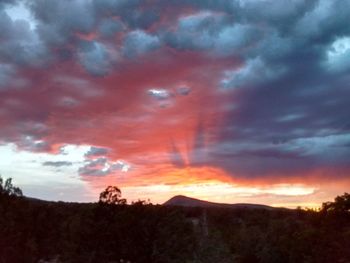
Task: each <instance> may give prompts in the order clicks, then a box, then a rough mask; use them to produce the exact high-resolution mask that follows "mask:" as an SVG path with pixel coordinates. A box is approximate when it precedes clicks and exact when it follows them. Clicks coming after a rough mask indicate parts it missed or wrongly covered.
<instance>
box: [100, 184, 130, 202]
mask: <svg viewBox="0 0 350 263" xmlns="http://www.w3.org/2000/svg"><path fill="white" fill-rule="evenodd" d="M121 196H122V192H121V191H120V189H119V188H118V187H116V186H111V185H110V186H108V187H107V188H106V189H105V190H104V191H103V192H102V193H101V194H100V203H104V204H113V205H125V204H126V199H124V198H121Z"/></svg>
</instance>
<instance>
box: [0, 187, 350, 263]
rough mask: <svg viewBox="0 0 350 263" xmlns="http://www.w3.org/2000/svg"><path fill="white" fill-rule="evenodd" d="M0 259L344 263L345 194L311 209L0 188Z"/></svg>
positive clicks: (348, 235) (349, 212)
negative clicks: (75, 196)
mask: <svg viewBox="0 0 350 263" xmlns="http://www.w3.org/2000/svg"><path fill="white" fill-rule="evenodd" d="M101 197H106V193H105V194H104V195H102V194H101ZM108 200H110V199H108ZM118 200H122V199H118ZM0 262H1V263H17V262H18V263H22V262H23V263H32V262H33V263H37V262H72V263H73V262H74V263H75V262H77V263H79V262H84V263H89V262H91V263H92V262H96V263H97V262H98V263H104V262H106V263H107V262H110V263H112V262H124V263H125V262H132V263H134V262H135V263H136V262H139V263H143V262H145V263H167V262H169V263H209V262H210V263H226V262H227V263H229V262H230V263H234V262H239V263H255V262H261V263H279V262H281V263H288V262H298V263H299V262H305V263H306V262H307V263H313V262H314V263H336V262H339V263H341V262H343V263H345V262H350V196H349V195H348V194H344V195H342V196H339V197H337V199H336V200H335V201H334V202H328V203H326V204H324V206H323V209H322V210H321V211H319V212H315V211H305V210H300V209H297V210H287V209H276V210H264V209H229V208H210V209H209V208H184V207H166V206H160V205H152V204H148V203H145V202H142V201H140V202H136V203H134V204H133V205H126V204H125V203H124V202H116V203H108V202H99V203H90V204H78V203H63V202H45V201H39V200H33V199H28V198H25V197H21V195H20V194H8V193H5V192H4V191H3V192H2V193H1V192H0Z"/></svg>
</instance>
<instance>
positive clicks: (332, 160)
mask: <svg viewBox="0 0 350 263" xmlns="http://www.w3.org/2000/svg"><path fill="white" fill-rule="evenodd" d="M349 17H350V1H344V0H332V1H329V0H60V1H57V0H17V1H16V0H0V173H1V174H2V176H3V177H12V178H13V179H14V181H15V183H16V184H17V185H19V186H20V187H21V188H22V189H23V191H24V194H25V195H28V196H32V197H37V198H42V199H47V200H66V201H96V200H97V197H98V193H99V192H100V191H101V190H103V189H104V188H105V187H106V186H107V185H111V184H113V185H117V186H119V187H120V188H121V190H122V192H123V195H124V197H126V198H127V199H128V200H129V201H131V200H136V199H138V198H141V199H148V198H149V199H150V200H151V201H152V202H154V203H161V202H164V201H165V200H167V199H168V198H170V197H171V196H173V195H175V194H184V195H189V196H192V197H197V198H202V199H206V200H212V201H219V202H228V203H235V202H249V203H265V204H269V205H274V206H289V207H295V206H298V205H301V206H318V205H320V204H321V203H322V202H324V201H328V200H332V199H333V198H334V197H335V196H336V195H338V194H342V193H343V192H344V191H349V189H350V160H349V159H350V86H349V85H350V84H349V83H350V26H349Z"/></svg>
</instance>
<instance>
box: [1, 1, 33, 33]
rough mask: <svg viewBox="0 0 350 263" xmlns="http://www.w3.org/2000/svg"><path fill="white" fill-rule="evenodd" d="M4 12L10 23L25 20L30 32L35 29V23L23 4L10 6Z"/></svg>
mask: <svg viewBox="0 0 350 263" xmlns="http://www.w3.org/2000/svg"><path fill="white" fill-rule="evenodd" d="M5 11H6V13H7V14H8V15H9V16H10V18H11V19H12V21H16V20H25V21H27V22H28V23H29V25H30V29H31V30H33V29H35V27H36V25H37V23H36V21H35V19H34V18H33V16H32V15H31V13H30V12H29V10H28V8H27V7H26V6H25V5H24V3H23V2H20V3H18V4H17V5H13V6H10V7H8V8H6V9H5Z"/></svg>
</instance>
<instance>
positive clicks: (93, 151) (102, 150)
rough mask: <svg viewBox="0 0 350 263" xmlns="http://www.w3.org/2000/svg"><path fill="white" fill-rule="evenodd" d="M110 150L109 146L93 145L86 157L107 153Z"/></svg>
mask: <svg viewBox="0 0 350 263" xmlns="http://www.w3.org/2000/svg"><path fill="white" fill-rule="evenodd" d="M108 152H109V150H108V149H107V148H102V147H95V146H91V147H90V150H89V151H88V152H87V153H86V154H85V157H94V156H101V155H106V154H107V153H108Z"/></svg>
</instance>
